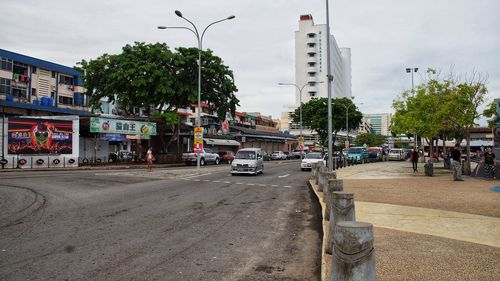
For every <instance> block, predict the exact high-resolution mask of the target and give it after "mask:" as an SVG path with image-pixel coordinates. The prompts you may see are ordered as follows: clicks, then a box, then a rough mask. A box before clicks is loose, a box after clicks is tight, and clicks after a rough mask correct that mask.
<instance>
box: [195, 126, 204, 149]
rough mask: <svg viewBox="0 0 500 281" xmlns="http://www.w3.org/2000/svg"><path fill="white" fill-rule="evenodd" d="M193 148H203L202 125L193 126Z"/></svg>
mask: <svg viewBox="0 0 500 281" xmlns="http://www.w3.org/2000/svg"><path fill="white" fill-rule="evenodd" d="M193 148H194V150H195V151H201V150H203V128H202V127H196V128H194V142H193Z"/></svg>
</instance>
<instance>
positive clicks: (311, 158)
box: [300, 152, 326, 171]
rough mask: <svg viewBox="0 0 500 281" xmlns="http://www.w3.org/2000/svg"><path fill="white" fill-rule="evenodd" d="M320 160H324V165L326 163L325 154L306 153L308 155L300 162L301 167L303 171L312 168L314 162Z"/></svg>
mask: <svg viewBox="0 0 500 281" xmlns="http://www.w3.org/2000/svg"><path fill="white" fill-rule="evenodd" d="M318 162H323V165H326V160H325V156H323V155H322V154H321V153H319V152H309V153H307V154H306V157H305V158H304V159H302V162H300V168H301V169H302V171H305V170H311V169H312V164H313V163H318Z"/></svg>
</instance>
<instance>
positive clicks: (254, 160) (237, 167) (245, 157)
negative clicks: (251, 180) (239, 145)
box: [231, 148, 264, 176]
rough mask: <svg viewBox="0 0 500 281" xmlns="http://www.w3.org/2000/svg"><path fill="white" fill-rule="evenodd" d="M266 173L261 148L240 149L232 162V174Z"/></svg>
mask: <svg viewBox="0 0 500 281" xmlns="http://www.w3.org/2000/svg"><path fill="white" fill-rule="evenodd" d="M259 173H261V174H262V173H264V157H263V155H262V150H261V149H260V148H243V149H240V150H238V152H237V153H236V155H235V156H234V160H233V163H231V175H233V176H234V175H237V174H252V175H258V174H259Z"/></svg>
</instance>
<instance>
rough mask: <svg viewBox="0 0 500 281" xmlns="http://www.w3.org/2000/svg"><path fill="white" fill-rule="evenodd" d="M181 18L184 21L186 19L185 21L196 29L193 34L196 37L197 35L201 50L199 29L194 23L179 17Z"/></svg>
mask: <svg viewBox="0 0 500 281" xmlns="http://www.w3.org/2000/svg"><path fill="white" fill-rule="evenodd" d="M179 17H180V18H182V19H184V20H185V21H187V22H189V23H190V24H191V25H192V26H193V28H194V32H193V33H194V35H196V38H197V39H198V46H199V47H200V49H201V38H200V33H199V32H198V28H196V25H195V24H194V23H193V22H192V21H190V20H188V19H187V18H185V17H183V16H179ZM191 31H193V30H191Z"/></svg>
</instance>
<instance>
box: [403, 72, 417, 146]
mask: <svg viewBox="0 0 500 281" xmlns="http://www.w3.org/2000/svg"><path fill="white" fill-rule="evenodd" d="M417 71H418V67H414V68H411V67H410V68H406V73H411V93H412V96H413V97H415V84H414V83H413V73H415V72H417ZM416 146H417V132H415V134H414V135H413V148H415V147H416Z"/></svg>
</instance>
